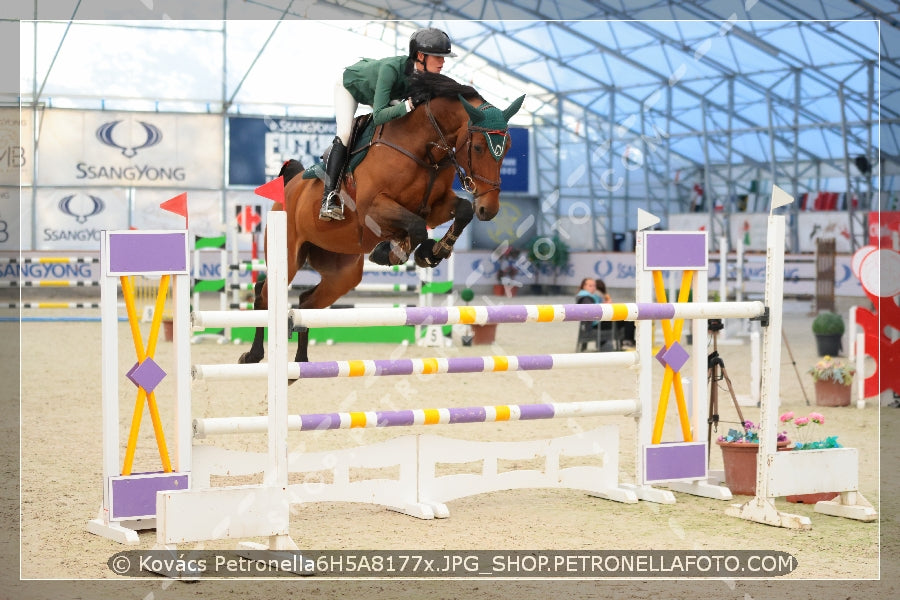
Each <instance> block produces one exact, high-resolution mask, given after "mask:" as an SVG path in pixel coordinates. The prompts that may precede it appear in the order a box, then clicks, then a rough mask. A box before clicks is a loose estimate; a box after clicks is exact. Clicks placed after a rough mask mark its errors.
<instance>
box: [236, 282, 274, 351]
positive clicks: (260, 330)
mask: <svg viewBox="0 0 900 600" xmlns="http://www.w3.org/2000/svg"><path fill="white" fill-rule="evenodd" d="M253 293H254V299H253V310H264V309H265V308H266V305H267V303H266V301H265V298H266V296H265V294H266V282H265V280H263V281H257V282H256V285H255V286H254V289H253ZM265 331H266V330H265V328H264V327H257V328H256V332H255V333H254V334H253V344H251V345H250V350H249V351H248V352H244V353H243V354H241V357H240V358H239V359H238V363H239V364H246V363H258V362H259V361H261V360H262V359H263V356H265V353H266V351H265V348H264V347H263V341H264V338H265Z"/></svg>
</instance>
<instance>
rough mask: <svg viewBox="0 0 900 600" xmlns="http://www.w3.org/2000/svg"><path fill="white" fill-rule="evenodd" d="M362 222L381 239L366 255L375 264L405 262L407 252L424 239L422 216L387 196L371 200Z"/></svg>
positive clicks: (425, 230)
mask: <svg viewBox="0 0 900 600" xmlns="http://www.w3.org/2000/svg"><path fill="white" fill-rule="evenodd" d="M365 224H366V226H367V227H369V228H370V229H371V230H372V231H373V232H374V233H375V234H376V235H378V236H379V237H381V238H383V239H384V241H382V242H379V243H378V244H377V245H376V246H375V248H374V249H373V250H372V252H371V254H369V260H371V261H372V262H374V263H375V264H377V265H385V266H388V265H398V264H402V263H405V262H406V261H407V260H408V258H409V252H410V251H411V250H412V249H414V248H416V247H417V246H419V245H420V244H422V242H425V241H426V240H428V229H427V227H426V223H425V219H423V218H422V217H420V216H419V215H417V214H415V213H413V212H411V211H409V210H407V209H406V208H404V207H403V206H401V205H399V204H398V203H397V202H395V201H393V200H391V199H389V198H387V197H379V198H377V199H376V200H375V201H374V202H373V203H372V206H371V207H370V208H369V211H368V213H367V215H366V218H365ZM417 256H418V253H417ZM416 263H417V264H418V260H417V261H416ZM419 266H421V267H425V266H428V265H426V264H420V265H419Z"/></svg>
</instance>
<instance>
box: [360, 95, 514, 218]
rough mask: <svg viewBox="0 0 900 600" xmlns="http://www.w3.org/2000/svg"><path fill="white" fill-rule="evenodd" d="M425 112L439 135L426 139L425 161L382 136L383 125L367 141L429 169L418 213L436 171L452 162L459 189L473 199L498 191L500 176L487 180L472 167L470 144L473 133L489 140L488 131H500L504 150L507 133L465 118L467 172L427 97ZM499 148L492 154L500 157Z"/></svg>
mask: <svg viewBox="0 0 900 600" xmlns="http://www.w3.org/2000/svg"><path fill="white" fill-rule="evenodd" d="M425 111H426V115H428V120H429V121H430V122H431V126H432V127H433V128H434V130H435V132H436V133H437V135H438V141H437V142H428V143H427V144H426V148H425V158H426V159H428V162H426V161H425V160H422V159H421V158H419V157H418V156H416V155H415V154H413V153H412V152H410V151H409V150H407V149H406V148H401V147H400V146H398V145H396V144H394V143H392V142H390V141H388V140H385V139H384V138H382V137H381V135H382V133H383V132H384V126H382V127H381V129H380V130H379V134H378V138H377V139H374V140H372V141H371V142H370V143H369V145H370V146H374V145H376V144H383V145H385V146H387V147H389V148H393V149H394V150H397V151H398V152H400V153H401V154H403V155H404V156H407V157H409V158H410V159H412V160H413V161H415V163H416V164H417V165H419V166H420V167H422V168H423V169H426V170H427V171H428V172H429V177H428V185H427V186H426V187H425V195H424V196H423V198H422V205H421V207H420V209H419V212H420V213H421V212H422V210H423V209H424V208H425V207H426V206H427V205H428V197H429V196H430V195H431V190H432V188H433V187H434V182H435V181H436V180H437V177H438V175H439V173H440V172H441V171H442V170H443V169H444V168H446V167H449V166H451V165H452V166H453V168H454V169H455V171H456V176H457V178H458V179H459V183H460V185H461V186H462V188H463V189H464V190H465V191H466V192H468V193H470V194H472V200H473V201H474V200H476V199H477V198H479V197H480V196H483V195H485V194H489V193H491V192H493V191H495V190H497V191H499V190H500V179H499V178H498V179H496V180H494V179H488V178H487V177H484V176H482V175H479V174H478V173H476V172H475V168H474V166H473V163H472V146H473V144H472V136H473V135H475V134H476V133H482V134H484V135H485V137H487V139H488V141H489V142H490V137H489V135H490V134H495V135H500V134H502V135H503V136H504V137H503V140H504V141H503V148H502V149H505V148H506V142H507V140H508V139H509V133H508V132H507V131H501V130H496V129H487V128H484V127H479V126H477V125H473V124H472V122H471V121H468V123H467V125H466V141H465V146H466V147H467V158H468V166H469V169H468V172H467V171H466V169H464V168H463V167H462V165H460V164H459V160H458V158H457V154H458V153H457V151H456V149H455V148H454V147H453V145H452V144H450V143H449V142H448V141H447V137H446V136H445V135H444V132H443V131H442V130H441V126H440V125H439V124H438V122H437V119H435V118H434V113H433V112H432V110H431V101H430V100H428V101H426V102H425ZM502 149H501V152H500V153H495V155H497V156H500V155H501V154H502ZM432 151H438V152H442V153H445V155H444V157H443V158H441V159H435V158H434V156H433V154H432ZM476 179H477V180H478V181H481V182H482V183H486V184H488V186H489V188H488V189H486V190H483V191H479V190H478V189H477V188H476V187H475V180H476Z"/></svg>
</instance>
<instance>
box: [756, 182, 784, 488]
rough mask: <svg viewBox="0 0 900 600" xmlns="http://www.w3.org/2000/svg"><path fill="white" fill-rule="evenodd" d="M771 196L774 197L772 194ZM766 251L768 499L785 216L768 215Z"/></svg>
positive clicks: (763, 409) (763, 404)
mask: <svg viewBox="0 0 900 600" xmlns="http://www.w3.org/2000/svg"><path fill="white" fill-rule="evenodd" d="M773 195H774V194H773ZM768 221H769V222H768V232H767V241H766V248H767V249H768V250H767V252H766V293H765V304H766V306H767V307H769V325H768V327H765V329H764V330H763V348H762V386H761V391H760V415H759V420H760V423H761V426H760V430H759V453H758V455H757V462H756V498H757V499H761V498H762V499H768V498H769V480H768V472H769V470H768V463H767V460H768V456H769V455H770V454H775V451H776V446H777V437H778V396H779V385H780V381H781V344H782V342H781V327H782V315H781V311H782V299H783V297H784V227H785V224H784V216H783V215H774V214H769V219H768Z"/></svg>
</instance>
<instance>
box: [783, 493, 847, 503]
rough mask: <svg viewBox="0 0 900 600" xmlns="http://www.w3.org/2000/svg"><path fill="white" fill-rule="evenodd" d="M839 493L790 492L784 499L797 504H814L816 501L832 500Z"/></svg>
mask: <svg viewBox="0 0 900 600" xmlns="http://www.w3.org/2000/svg"><path fill="white" fill-rule="evenodd" d="M840 495H841V494H840V492H819V493H818V494H791V495H790V496H785V498H784V499H785V500H787V501H788V502H795V503H797V504H815V503H816V502H824V501H826V500H834V499H835V498H836V497H837V496H840Z"/></svg>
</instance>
